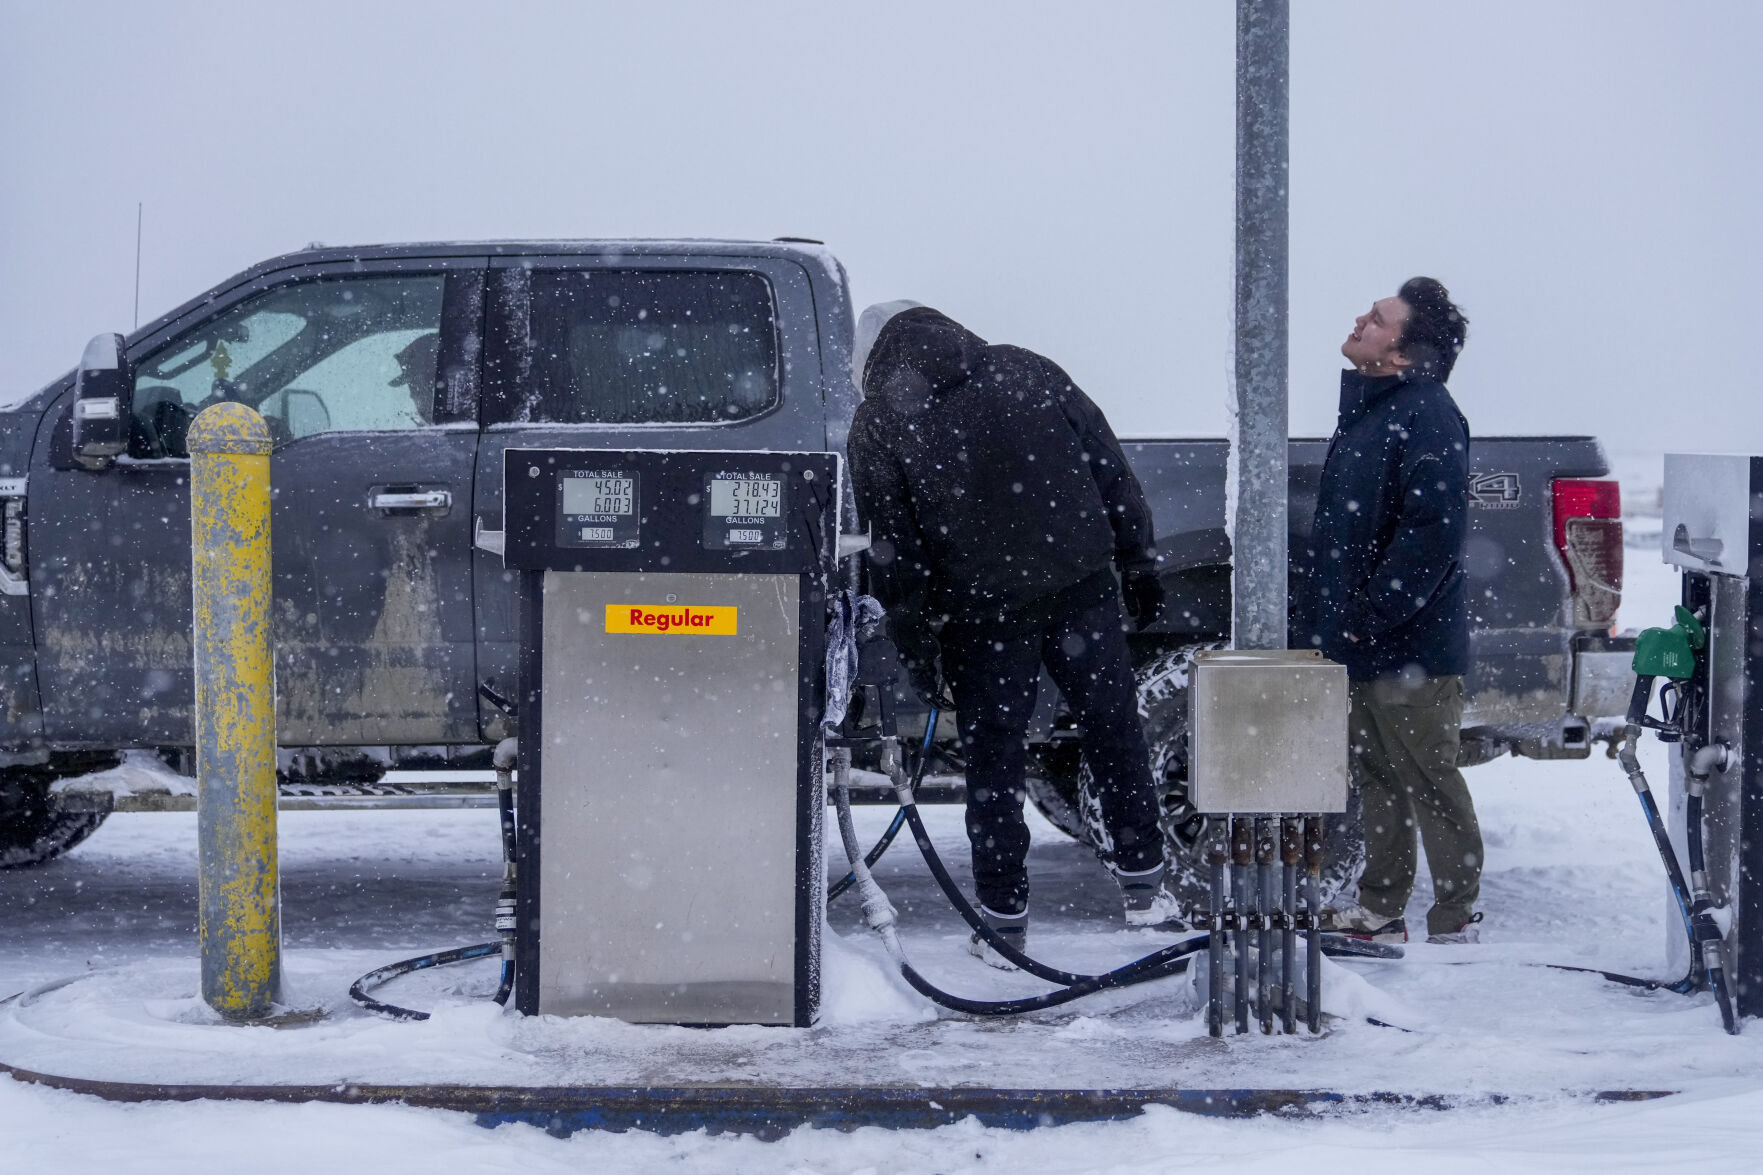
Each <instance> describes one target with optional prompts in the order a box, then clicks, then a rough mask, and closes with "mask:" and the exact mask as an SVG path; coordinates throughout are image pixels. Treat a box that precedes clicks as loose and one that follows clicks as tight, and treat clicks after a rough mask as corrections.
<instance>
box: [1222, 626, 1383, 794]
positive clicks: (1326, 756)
mask: <svg viewBox="0 0 1763 1175" xmlns="http://www.w3.org/2000/svg"><path fill="white" fill-rule="evenodd" d="M1348 705H1349V703H1348V698H1347V670H1346V667H1345V666H1343V665H1337V664H1335V663H1334V662H1333V661H1328V660H1325V659H1324V658H1323V656H1322V654H1321V653H1319V652H1316V651H1315V650H1313V649H1303V650H1289V651H1288V650H1255V649H1218V650H1208V651H1206V652H1202V653H1200V654H1199V655H1198V656H1197V657H1195V659H1194V667H1193V673H1192V676H1191V678H1190V680H1189V682H1188V717H1189V727H1188V729H1189V740H1190V741H1189V762H1188V778H1189V790H1190V794H1191V798H1192V800H1193V803H1194V806H1195V807H1196V808H1198V809H1199V810H1200V811H1202V812H1231V813H1236V814H1239V815H1245V816H1246V815H1273V814H1280V813H1296V812H1341V811H1345V810H1346V807H1347V711H1348Z"/></svg>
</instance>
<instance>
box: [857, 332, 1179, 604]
mask: <svg viewBox="0 0 1763 1175" xmlns="http://www.w3.org/2000/svg"><path fill="white" fill-rule="evenodd" d="M863 389H864V399H863V402H862V404H860V405H859V406H858V408H857V412H856V415H855V416H854V417H853V419H852V421H851V434H850V439H849V441H848V443H847V449H846V451H847V453H848V455H849V457H850V461H851V480H852V483H853V484H854V486H855V487H856V491H857V509H858V513H859V514H860V515H861V517H862V519H863V521H865V522H866V523H868V525H869V528H870V535H871V539H872V543H871V547H870V554H869V566H870V590H871V591H872V592H873V593H874V594H875V595H876V597H877V598H878V599H880V600H881V602H882V604H883V605H884V606H885V607H887V608H888V609H890V610H893V609H914V610H918V611H921V612H924V613H926V614H927V615H929V616H930V617H932V618H933V619H940V618H966V619H977V618H979V617H981V616H985V615H988V614H990V615H996V614H997V613H998V612H999V611H1001V610H1003V609H1006V608H1016V607H1020V606H1022V605H1024V604H1027V603H1029V602H1031V601H1034V600H1037V599H1040V598H1042V597H1044V596H1047V595H1049V594H1051V593H1053V592H1056V591H1059V590H1061V589H1063V588H1068V587H1071V586H1072V585H1073V584H1076V583H1078V582H1080V581H1082V580H1084V579H1086V578H1088V577H1089V576H1091V575H1093V574H1095V573H1096V572H1098V571H1100V570H1101V569H1103V568H1105V567H1107V566H1108V565H1109V563H1110V561H1112V562H1113V563H1114V564H1115V565H1116V566H1117V567H1118V568H1119V569H1120V571H1121V573H1122V574H1123V575H1124V574H1127V573H1130V572H1135V571H1141V570H1150V569H1152V567H1153V566H1154V563H1155V552H1154V550H1153V547H1152V530H1151V511H1150V508H1149V507H1148V506H1147V505H1146V504H1145V496H1144V492H1143V491H1142V490H1141V489H1140V488H1139V483H1138V479H1137V478H1136V477H1134V476H1133V473H1132V470H1131V469H1129V468H1127V465H1126V458H1125V457H1124V455H1123V454H1122V453H1121V450H1120V442H1119V441H1117V440H1115V438H1114V433H1113V432H1112V431H1111V430H1110V429H1109V427H1108V421H1107V419H1106V418H1104V417H1103V415H1102V412H1101V410H1100V409H1099V408H1097V407H1096V406H1095V404H1093V403H1091V401H1090V399H1089V397H1088V396H1086V395H1084V394H1083V392H1082V391H1080V390H1079V389H1078V388H1077V386H1076V385H1075V384H1073V383H1072V382H1071V379H1070V377H1069V376H1067V375H1066V374H1065V373H1064V372H1063V371H1061V370H1060V369H1059V367H1058V366H1057V365H1056V364H1054V363H1052V362H1051V361H1049V360H1047V359H1044V358H1042V357H1041V356H1039V355H1036V354H1035V353H1034V352H1032V351H1026V350H1023V349H1022V348H1021V347H1008V346H990V345H988V344H987V343H986V341H985V340H984V339H981V338H980V337H979V336H977V335H975V334H973V333H972V332H971V331H968V330H967V329H966V328H964V327H962V326H961V325H960V324H959V323H956V322H954V321H953V320H951V319H949V318H947V317H946V316H944V315H942V314H940V313H938V312H937V311H935V310H932V309H930V308H929V307H915V308H913V309H910V310H906V311H903V312H902V313H900V314H897V315H895V316H894V317H893V318H891V319H889V320H888V323H887V325H885V326H884V327H883V328H882V331H881V334H880V335H879V336H878V337H877V338H876V341H875V347H874V349H873V350H872V351H871V352H870V355H869V360H868V362H867V363H866V364H865V366H864V372H863Z"/></svg>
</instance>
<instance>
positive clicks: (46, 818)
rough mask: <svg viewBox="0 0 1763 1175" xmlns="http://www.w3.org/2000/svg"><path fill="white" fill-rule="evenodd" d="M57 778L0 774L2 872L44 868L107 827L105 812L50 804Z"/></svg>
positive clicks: (41, 773) (28, 771) (40, 773)
mask: <svg viewBox="0 0 1763 1175" xmlns="http://www.w3.org/2000/svg"><path fill="white" fill-rule="evenodd" d="M55 778H56V776H55V775H54V774H53V773H51V772H49V771H47V770H44V769H34V768H14V769H11V770H7V771H4V772H0V869H17V868H21V867H23V866H27V865H41V864H42V863H43V862H45V861H51V860H54V859H55V858H56V857H58V856H60V855H61V854H62V853H65V852H66V851H67V850H68V849H71V848H73V847H74V846H75V845H77V844H79V843H80V842H81V841H83V840H85V839H86V838H87V837H88V836H91V835H92V833H93V832H94V831H95V830H96V829H97V827H98V826H99V825H100V824H102V823H104V817H105V816H106V815H108V813H105V812H63V811H61V810H59V809H57V808H55V807H53V806H52V805H51V804H50V802H49V785H50V784H51V783H52V782H54V780H55Z"/></svg>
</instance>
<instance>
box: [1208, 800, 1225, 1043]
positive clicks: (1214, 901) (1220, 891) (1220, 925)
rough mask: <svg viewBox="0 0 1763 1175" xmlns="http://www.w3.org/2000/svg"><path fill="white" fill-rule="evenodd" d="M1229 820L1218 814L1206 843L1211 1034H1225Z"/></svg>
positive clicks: (1209, 1029) (1209, 1022) (1209, 1020)
mask: <svg viewBox="0 0 1763 1175" xmlns="http://www.w3.org/2000/svg"><path fill="white" fill-rule="evenodd" d="M1228 823H1229V821H1228V820H1227V819H1226V818H1225V817H1223V816H1219V817H1217V818H1215V819H1214V820H1213V821H1212V827H1211V829H1209V830H1208V831H1209V833H1210V839H1209V840H1208V841H1207V844H1206V864H1207V865H1208V866H1209V867H1210V870H1211V879H1212V884H1211V893H1210V894H1209V895H1208V897H1209V899H1210V902H1211V905H1210V907H1209V908H1208V910H1207V916H1206V931H1207V935H1208V937H1207V940H1206V1031H1207V1033H1209V1034H1210V1035H1212V1036H1223V1035H1224V952H1225V950H1226V943H1227V940H1228V932H1227V931H1226V929H1225V925H1224V923H1225V913H1224V911H1225V906H1226V904H1227V902H1226V898H1225V889H1224V887H1225V884H1226V882H1225V875H1224V864H1225V862H1226V861H1228V860H1229V859H1230V847H1229V845H1228V843H1227V841H1226V838H1227V836H1228V835H1229V834H1228V832H1227V825H1228Z"/></svg>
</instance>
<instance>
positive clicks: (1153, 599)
mask: <svg viewBox="0 0 1763 1175" xmlns="http://www.w3.org/2000/svg"><path fill="white" fill-rule="evenodd" d="M1120 593H1121V595H1122V596H1124V597H1125V598H1126V614H1127V615H1128V616H1130V617H1132V622H1133V631H1135V632H1144V631H1145V630H1146V629H1147V628H1149V627H1151V626H1152V625H1153V624H1155V623H1157V621H1158V620H1159V619H1161V618H1162V616H1163V609H1164V606H1165V605H1166V604H1167V603H1168V595H1167V593H1165V592H1164V590H1163V581H1162V580H1160V579H1158V578H1157V573H1156V572H1154V571H1134V572H1131V573H1129V574H1128V575H1127V577H1126V578H1125V579H1124V580H1123V581H1122V582H1121V585H1120Z"/></svg>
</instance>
